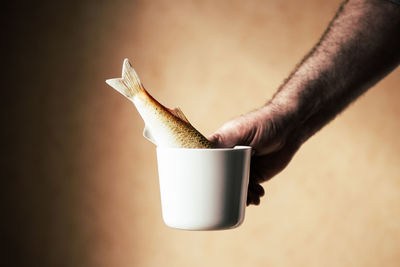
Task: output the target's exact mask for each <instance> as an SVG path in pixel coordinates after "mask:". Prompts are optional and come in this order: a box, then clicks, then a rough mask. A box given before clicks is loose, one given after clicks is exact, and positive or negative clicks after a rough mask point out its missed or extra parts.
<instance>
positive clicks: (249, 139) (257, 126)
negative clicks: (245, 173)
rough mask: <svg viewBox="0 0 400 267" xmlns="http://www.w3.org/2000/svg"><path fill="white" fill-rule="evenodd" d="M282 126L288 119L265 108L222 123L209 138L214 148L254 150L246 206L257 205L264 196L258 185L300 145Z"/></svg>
mask: <svg viewBox="0 0 400 267" xmlns="http://www.w3.org/2000/svg"><path fill="white" fill-rule="evenodd" d="M285 123H286V124H287V123H288V120H286V119H284V116H281V115H278V112H276V111H274V110H273V108H271V106H265V107H263V108H261V109H258V110H256V111H253V112H251V113H248V114H246V115H243V116H240V117H238V118H236V119H233V120H231V121H229V122H227V123H225V124H224V125H223V126H222V127H221V128H220V129H218V130H217V131H216V132H215V133H214V134H213V135H211V136H210V137H209V139H210V141H211V142H213V143H214V144H215V146H216V147H233V146H235V145H248V146H251V147H252V148H253V151H252V152H253V154H252V158H251V167H250V181H249V188H248V194H247V205H250V204H254V205H258V204H259V203H260V197H262V196H263V195H264V189H263V187H262V186H261V185H260V183H262V182H265V181H267V180H269V179H271V178H272V177H273V176H275V175H276V174H278V173H279V172H280V171H282V170H283V169H284V168H285V167H286V166H287V165H288V163H289V162H290V160H291V159H292V157H293V155H294V154H295V152H296V151H297V150H298V148H299V147H300V145H301V142H300V141H298V140H300V138H295V137H294V136H293V134H291V132H293V129H294V127H292V126H293V125H289V124H288V126H285V125H284V124H285Z"/></svg>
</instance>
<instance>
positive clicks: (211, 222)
mask: <svg viewBox="0 0 400 267" xmlns="http://www.w3.org/2000/svg"><path fill="white" fill-rule="evenodd" d="M250 157H251V147H248V146H236V147H234V148H217V149H187V148H163V147H157V162H158V174H159V181H160V192H161V207H162V214H163V219H164V222H165V224H166V225H167V226H169V227H173V228H178V229H185V230H220V229H228V228H234V227H237V226H239V225H240V224H241V223H242V222H243V219H244V213H245V208H246V198H247V187H248V183H249V171H250Z"/></svg>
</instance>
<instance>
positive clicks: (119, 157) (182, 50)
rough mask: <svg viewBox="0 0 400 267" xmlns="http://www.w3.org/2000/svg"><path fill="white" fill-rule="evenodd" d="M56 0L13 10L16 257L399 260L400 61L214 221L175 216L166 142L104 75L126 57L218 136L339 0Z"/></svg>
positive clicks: (255, 262)
mask: <svg viewBox="0 0 400 267" xmlns="http://www.w3.org/2000/svg"><path fill="white" fill-rule="evenodd" d="M54 2H56V3H54ZM54 2H53V1H47V2H34V3H28V2H26V3H19V4H15V5H14V6H8V7H6V8H5V9H3V13H4V14H3V16H2V23H3V24H4V26H3V29H5V33H4V34H3V41H2V46H3V49H2V50H3V52H5V55H4V57H3V62H2V68H3V69H4V68H6V69H7V70H3V71H2V72H3V75H4V74H5V77H6V79H5V80H6V82H5V83H3V86H2V90H1V91H2V95H3V96H2V99H1V100H2V102H3V103H2V106H3V108H5V109H4V111H2V115H1V119H2V120H3V127H4V128H3V130H2V141H3V142H4V143H3V145H2V147H3V150H2V151H3V159H2V166H3V167H2V169H3V170H4V172H5V175H4V177H3V178H2V187H1V188H2V191H3V192H2V194H1V199H0V200H1V203H2V218H1V222H2V223H1V225H2V226H1V227H2V231H1V240H2V243H3V244H5V245H6V248H5V249H2V252H1V253H4V257H3V256H2V257H1V261H3V263H4V264H5V266H42V267H47V266H74V267H79V266H82V267H92V266H96V267H108V266H113V267H125V266H141V267H147V266H199V267H200V266H232V267H236V266H398V265H399V263H400V208H399V207H400V179H399V178H400V177H399V174H400V141H399V138H398V132H399V130H400V120H399V119H398V116H399V114H400V106H399V104H398V101H399V99H400V90H399V84H400V72H399V71H400V70H399V69H398V70H396V71H394V72H393V73H392V74H390V75H389V76H388V77H387V78H385V79H384V80H383V81H382V82H380V83H379V84H378V85H377V86H375V87H374V88H373V89H371V90H370V91H369V92H368V93H367V94H366V95H364V96H363V97H362V98H361V99H359V100H358V101H357V102H356V103H355V104H353V105H352V106H351V107H350V108H349V109H347V111H346V112H344V113H343V114H342V115H340V116H339V118H337V119H336V120H335V121H334V122H332V123H331V124H330V125H328V126H327V127H325V128H324V129H323V130H322V131H321V132H319V133H318V134H317V135H316V136H314V137H313V138H311V139H310V140H309V141H308V142H307V144H305V145H304V146H303V148H302V149H301V150H300V151H299V152H298V153H297V154H296V156H295V158H294V159H293V161H292V163H291V165H290V166H289V167H288V168H287V169H286V170H285V171H284V172H282V173H281V174H279V175H278V176H277V177H276V178H275V179H273V180H271V181H270V182H268V183H266V184H265V189H266V192H267V196H266V197H264V198H263V199H262V204H261V205H260V206H258V207H254V206H252V207H249V208H247V213H246V219H245V222H244V224H243V225H242V226H241V227H239V228H237V229H235V230H229V231H216V232H187V231H179V230H173V229H169V228H167V227H166V226H165V225H164V224H163V222H162V218H161V206H160V197H159V190H158V180H157V170H156V162H155V149H154V146H153V145H152V144H151V143H149V142H147V141H146V140H145V139H144V138H143V137H142V136H141V133H142V128H143V122H142V120H141V118H140V117H139V115H138V113H137V112H136V110H135V109H134V107H133V106H132V105H131V104H130V102H128V101H127V100H126V99H124V98H123V97H122V96H121V95H119V94H118V93H117V92H115V91H114V90H112V89H111V88H110V87H108V86H107V85H106V84H105V83H104V80H105V79H106V78H113V77H119V76H120V71H121V63H122V60H123V58H124V57H128V58H130V59H131V60H132V61H133V64H134V66H135V68H136V70H137V71H138V73H139V75H140V76H141V78H142V81H143V83H144V84H145V86H146V88H148V90H149V92H150V93H151V94H152V95H153V96H155V97H156V98H157V99H159V100H160V101H161V102H162V103H164V104H165V105H167V106H169V107H174V106H177V105H179V106H180V107H181V108H182V110H183V111H184V112H185V113H186V115H187V117H188V118H189V119H190V120H191V121H192V122H193V124H194V125H195V126H196V127H197V128H198V129H199V130H200V131H201V132H203V133H204V134H206V135H208V134H211V133H212V132H213V131H214V130H216V129H217V128H218V127H219V126H220V125H221V124H223V123H224V122H225V121H227V120H228V119H230V118H233V117H235V116H237V115H240V114H243V113H245V112H248V111H250V110H252V109H254V108H256V107H258V106H260V105H262V104H263V103H264V102H265V101H267V100H268V99H269V98H270V97H271V96H272V94H273V93H274V91H275V90H276V88H277V87H278V86H279V85H280V83H281V82H282V81H283V79H284V78H285V77H286V76H287V75H288V74H289V73H290V71H291V70H292V69H293V67H294V66H295V64H296V63H297V62H298V61H299V60H300V59H301V58H302V56H303V55H304V54H305V53H306V52H307V51H308V50H309V49H310V48H311V47H312V45H313V44H314V43H316V41H317V40H318V38H319V37H320V35H321V34H322V32H323V30H324V29H325V27H326V26H327V24H328V22H329V20H330V19H331V18H332V16H333V15H334V14H335V11H336V10H337V8H338V6H339V3H340V2H339V1H329V2H328V1H317V0H307V1H278V0H271V1H212V0H206V1H167V0H165V1H163V0H159V1H88V0H85V1H79V2H76V3H75V2H73V1H72V2H71V1H65V2H64V3H62V2H59V1H54ZM371 64H374V63H373V62H371Z"/></svg>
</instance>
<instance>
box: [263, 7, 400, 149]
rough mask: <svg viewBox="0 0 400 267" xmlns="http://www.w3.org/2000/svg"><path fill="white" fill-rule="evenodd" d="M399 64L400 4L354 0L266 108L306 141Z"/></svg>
mask: <svg viewBox="0 0 400 267" xmlns="http://www.w3.org/2000/svg"><path fill="white" fill-rule="evenodd" d="M399 62H400V6H398V5H395V4H393V3H391V2H389V1H385V0H354V1H353V0H350V1H348V2H346V3H344V4H343V5H342V7H341V9H340V10H339V11H338V14H337V15H336V17H335V18H334V19H333V20H332V22H331V24H330V26H329V27H328V29H327V31H326V32H325V33H324V35H323V37H322V38H321V40H320V41H319V43H318V44H317V45H316V46H315V47H314V48H313V50H312V51H311V52H310V53H309V54H308V55H307V56H306V57H305V58H304V59H303V61H302V62H301V63H300V64H299V66H298V67H297V68H296V69H295V71H294V72H293V73H292V74H291V75H290V76H289V78H288V79H287V80H286V81H285V83H284V84H283V85H282V86H281V87H280V89H279V90H278V92H277V93H276V94H275V95H274V97H273V99H272V100H271V101H270V102H269V105H267V106H269V107H271V106H272V107H273V108H274V109H275V110H276V111H277V112H279V113H280V114H284V115H283V116H284V117H285V121H287V122H288V125H290V127H293V129H292V130H293V131H295V132H296V133H297V135H298V136H297V138H299V139H300V142H304V141H305V140H306V139H307V138H309V137H310V136H311V135H312V134H314V133H315V132H316V131H318V130H319V129H320V128H321V127H323V126H324V125H325V124H326V123H328V122H329V121H330V120H332V119H333V118H334V117H335V116H336V115H337V114H338V113H340V111H342V110H343V109H344V108H345V107H347V106H348V105H349V104H350V103H351V102H352V101H353V100H354V99H356V98H357V97H358V96H360V95H361V94H362V93H363V92H365V91H366V90H367V89H368V88H370V87H371V86H373V85H374V84H375V83H376V82H378V81H379V80H380V79H381V78H383V77H384V76H385V75H387V74H388V73H389V72H390V71H392V70H393V69H394V68H396V67H397V66H398V64H399Z"/></svg>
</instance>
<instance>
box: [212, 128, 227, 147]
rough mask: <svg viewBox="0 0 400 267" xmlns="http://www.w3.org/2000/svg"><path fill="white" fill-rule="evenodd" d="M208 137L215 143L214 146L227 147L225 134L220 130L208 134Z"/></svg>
mask: <svg viewBox="0 0 400 267" xmlns="http://www.w3.org/2000/svg"><path fill="white" fill-rule="evenodd" d="M207 139H208V140H209V141H210V142H211V143H212V144H213V145H214V147H219V148H224V147H227V146H226V144H225V143H224V141H223V140H224V138H223V135H222V134H221V133H219V132H215V133H213V134H212V135H210V136H208V137H207Z"/></svg>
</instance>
